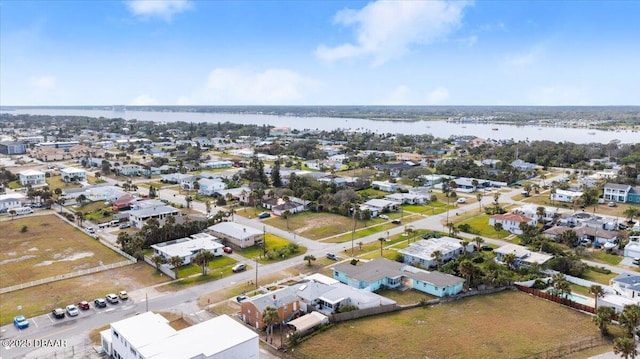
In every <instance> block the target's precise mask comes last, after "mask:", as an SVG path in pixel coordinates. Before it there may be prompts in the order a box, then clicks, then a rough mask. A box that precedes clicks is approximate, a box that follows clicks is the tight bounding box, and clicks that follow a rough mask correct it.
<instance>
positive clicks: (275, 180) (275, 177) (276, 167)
mask: <svg viewBox="0 0 640 359" xmlns="http://www.w3.org/2000/svg"><path fill="white" fill-rule="evenodd" d="M271 183H272V184H273V187H275V188H280V187H282V177H281V176H280V159H277V160H276V162H275V163H274V164H273V168H272V169H271Z"/></svg>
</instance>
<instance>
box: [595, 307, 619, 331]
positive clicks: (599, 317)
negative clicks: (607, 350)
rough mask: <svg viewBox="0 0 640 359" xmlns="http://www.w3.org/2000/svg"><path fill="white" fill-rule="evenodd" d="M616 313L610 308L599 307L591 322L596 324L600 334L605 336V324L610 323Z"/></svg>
mask: <svg viewBox="0 0 640 359" xmlns="http://www.w3.org/2000/svg"><path fill="white" fill-rule="evenodd" d="M615 314H616V311H615V309H613V308H612V307H600V308H598V309H596V315H595V316H594V317H593V322H594V323H596V325H597V326H598V329H600V334H601V335H602V336H606V335H607V334H608V330H607V324H609V323H611V320H613V317H614V316H615Z"/></svg>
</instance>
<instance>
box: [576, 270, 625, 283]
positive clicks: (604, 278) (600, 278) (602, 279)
mask: <svg viewBox="0 0 640 359" xmlns="http://www.w3.org/2000/svg"><path fill="white" fill-rule="evenodd" d="M616 276H617V274H616V273H613V272H611V273H609V274H605V273H600V272H596V271H594V270H591V269H589V270H587V271H585V273H584V274H583V275H582V278H583V279H586V280H589V281H592V282H596V283H600V284H604V285H609V281H611V279H613V278H615V277H616Z"/></svg>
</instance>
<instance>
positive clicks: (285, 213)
mask: <svg viewBox="0 0 640 359" xmlns="http://www.w3.org/2000/svg"><path fill="white" fill-rule="evenodd" d="M282 217H283V218H284V219H286V220H287V229H289V217H291V211H289V210H288V209H287V210H286V211H284V212H282Z"/></svg>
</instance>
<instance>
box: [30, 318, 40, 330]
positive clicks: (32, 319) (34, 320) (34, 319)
mask: <svg viewBox="0 0 640 359" xmlns="http://www.w3.org/2000/svg"><path fill="white" fill-rule="evenodd" d="M31 321H32V322H33V325H35V326H36V328H40V326H38V322H36V318H31Z"/></svg>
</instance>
